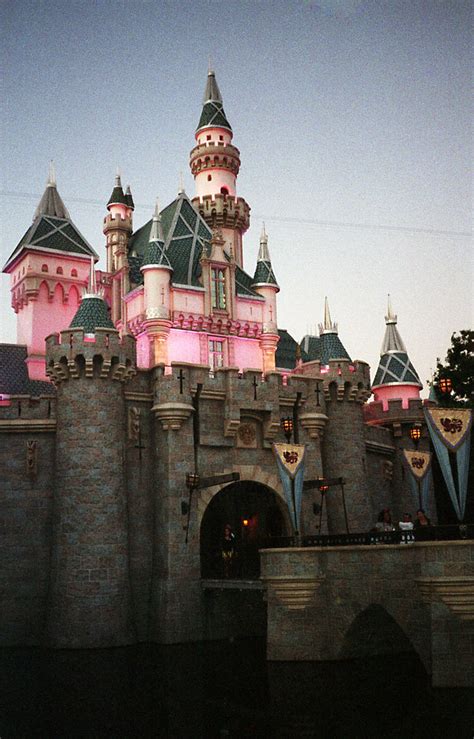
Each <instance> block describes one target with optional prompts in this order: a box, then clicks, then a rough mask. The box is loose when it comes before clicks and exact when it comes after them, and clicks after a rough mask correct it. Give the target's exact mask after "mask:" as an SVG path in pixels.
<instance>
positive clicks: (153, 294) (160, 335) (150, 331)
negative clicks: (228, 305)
mask: <svg viewBox="0 0 474 739" xmlns="http://www.w3.org/2000/svg"><path fill="white" fill-rule="evenodd" d="M172 271H173V268H172V266H171V264H170V262H169V259H168V257H167V256H166V251H165V242H164V237H163V227H162V223H161V216H160V211H159V206H158V201H157V203H156V208H155V212H154V214H153V221H152V224H151V231H150V241H149V243H148V246H147V248H146V250H145V254H144V257H143V265H142V267H141V272H142V273H143V282H144V300H145V315H146V320H145V329H146V332H147V335H148V338H149V341H150V345H151V346H150V356H151V359H152V364H153V365H156V364H168V336H169V333H170V329H171V325H172V322H171V320H170V281H171V272H172Z"/></svg>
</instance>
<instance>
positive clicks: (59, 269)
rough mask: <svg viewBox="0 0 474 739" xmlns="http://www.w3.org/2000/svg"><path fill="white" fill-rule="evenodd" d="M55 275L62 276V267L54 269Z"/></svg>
mask: <svg viewBox="0 0 474 739" xmlns="http://www.w3.org/2000/svg"><path fill="white" fill-rule="evenodd" d="M56 274H57V275H62V274H63V268H62V267H58V268H57V269H56Z"/></svg>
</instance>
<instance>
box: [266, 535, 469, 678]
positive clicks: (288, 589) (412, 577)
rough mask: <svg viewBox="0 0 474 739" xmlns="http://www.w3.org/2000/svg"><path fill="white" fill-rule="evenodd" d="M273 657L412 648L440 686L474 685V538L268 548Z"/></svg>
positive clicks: (316, 657)
mask: <svg viewBox="0 0 474 739" xmlns="http://www.w3.org/2000/svg"><path fill="white" fill-rule="evenodd" d="M261 564H262V579H263V581H264V582H265V584H266V586H267V591H268V592H267V596H268V614H267V617H268V630H267V657H268V659H269V660H283V661H295V660H296V661H298V660H301V661H303V660H313V661H324V660H341V659H351V658H355V657H365V656H369V655H384V654H394V653H402V652H408V651H411V650H415V651H416V652H417V653H418V655H419V656H420V658H421V660H422V661H423V664H424V665H425V668H426V670H427V672H428V673H429V674H431V675H432V682H433V685H434V686H473V685H474V542H472V541H450V542H417V543H410V544H400V545H393V544H391V545H379V544H375V545H368V546H341V547H331V548H328V547H324V548H323V547H311V548H310V547H305V548H292V549H266V550H262V551H261Z"/></svg>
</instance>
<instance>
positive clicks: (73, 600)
mask: <svg viewBox="0 0 474 739" xmlns="http://www.w3.org/2000/svg"><path fill="white" fill-rule="evenodd" d="M47 367H48V370H47V371H48V375H49V377H50V379H51V380H52V381H53V382H54V383H55V385H56V387H57V426H56V468H55V469H56V486H55V492H54V495H55V499H54V512H55V513H54V519H53V543H52V574H51V584H50V602H49V608H48V622H47V640H48V643H49V644H51V645H52V646H56V647H63V648H71V647H77V648H88V647H96V646H97V647H99V646H100V647H104V646H116V645H122V644H127V643H131V642H133V641H134V639H135V636H134V628H133V624H132V615H131V613H132V607H131V593H130V583H129V552H128V520H127V500H126V487H125V479H126V474H125V469H124V455H123V429H124V426H125V395H124V384H126V383H127V382H128V380H129V379H130V378H131V377H132V376H133V375H134V374H135V372H136V370H135V341H134V339H132V338H131V337H129V336H127V337H124V338H123V339H122V340H121V339H120V337H119V333H118V331H117V330H116V329H115V328H114V327H113V324H112V322H111V320H110V317H109V315H108V309H107V305H106V303H105V302H104V300H103V299H102V297H101V295H100V294H98V292H97V290H96V288H95V284H94V271H93V266H92V269H91V277H90V280H89V286H88V288H87V292H86V294H85V295H84V296H83V299H82V303H81V305H80V308H79V310H78V312H77V313H76V315H75V316H74V318H73V320H72V321H71V325H70V327H69V328H68V329H66V330H64V331H62V332H61V333H60V334H59V335H58V334H53V335H51V336H49V337H48V338H47Z"/></svg>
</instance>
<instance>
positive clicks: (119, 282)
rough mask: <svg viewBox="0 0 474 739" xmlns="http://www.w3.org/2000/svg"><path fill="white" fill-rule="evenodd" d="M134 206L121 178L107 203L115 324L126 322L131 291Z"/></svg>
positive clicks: (109, 263) (108, 252)
mask: <svg viewBox="0 0 474 739" xmlns="http://www.w3.org/2000/svg"><path fill="white" fill-rule="evenodd" d="M134 207H135V206H134V203H133V198H132V193H131V191H130V187H128V188H127V191H126V192H125V193H124V191H123V189H122V181H121V177H120V174H119V173H118V172H117V174H116V176H115V185H114V189H113V190H112V194H111V196H110V198H109V201H108V203H107V210H108V211H109V212H108V215H106V216H105V218H104V227H103V232H104V234H105V238H106V253H107V272H109V273H110V274H111V275H112V320H113V322H114V324H117V323H118V322H120V321H123V322H124V321H125V316H123V308H122V306H123V298H124V296H125V295H126V294H127V292H128V291H129V289H130V284H129V278H128V270H129V267H128V259H127V246H128V240H129V238H130V235H131V233H132V230H133V223H132V214H133V210H134Z"/></svg>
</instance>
